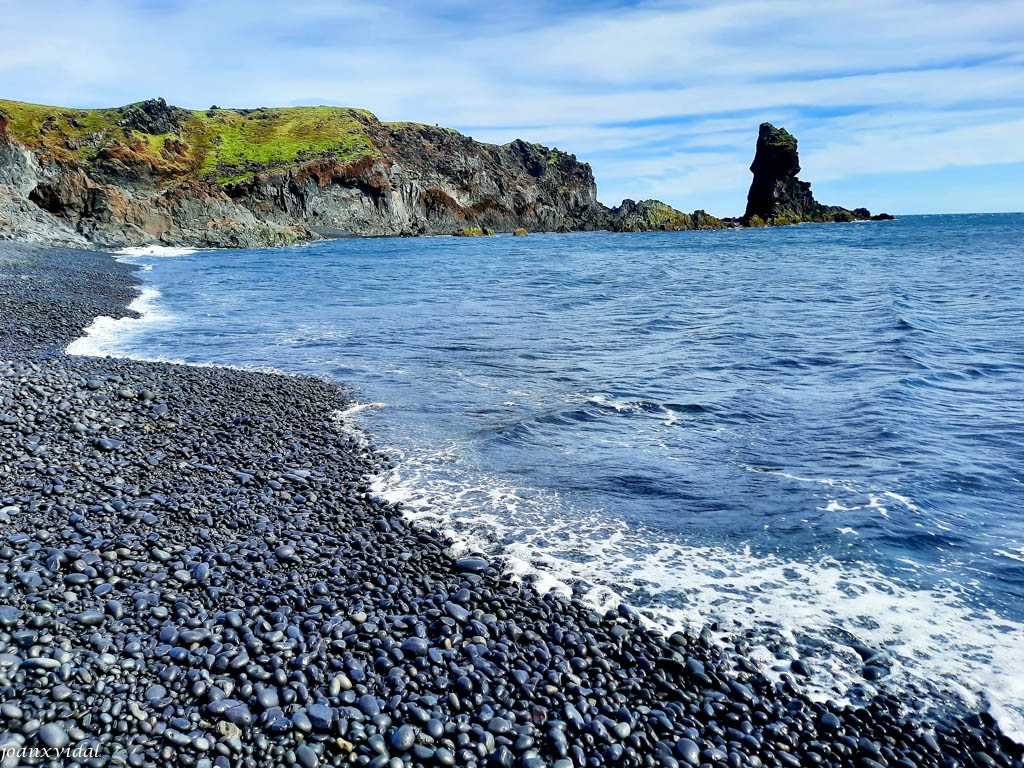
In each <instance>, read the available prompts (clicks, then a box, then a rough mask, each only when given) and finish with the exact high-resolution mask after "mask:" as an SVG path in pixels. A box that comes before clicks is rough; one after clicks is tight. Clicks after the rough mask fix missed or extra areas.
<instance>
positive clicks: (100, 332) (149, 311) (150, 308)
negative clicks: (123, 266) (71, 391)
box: [64, 286, 170, 357]
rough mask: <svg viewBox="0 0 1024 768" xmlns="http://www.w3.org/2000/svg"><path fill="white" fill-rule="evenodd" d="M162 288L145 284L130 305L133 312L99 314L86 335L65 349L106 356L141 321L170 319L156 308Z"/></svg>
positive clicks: (92, 355) (154, 321) (141, 322)
mask: <svg viewBox="0 0 1024 768" xmlns="http://www.w3.org/2000/svg"><path fill="white" fill-rule="evenodd" d="M159 297H160V291H158V290H157V289H156V288H151V287H148V286H147V287H144V288H142V289H141V291H140V292H139V295H138V296H137V297H136V298H135V299H134V300H133V301H132V302H131V303H130V304H129V305H128V310H129V311H130V312H132V313H134V314H133V315H126V316H125V317H119V318H113V317H107V316H106V315H100V316H99V317H97V318H95V319H94V320H93V321H92V323H91V324H90V325H89V326H88V327H86V328H85V330H84V331H83V335H82V336H81V337H80V338H78V339H75V341H73V342H71V343H70V344H68V346H67V347H66V348H65V350H64V351H65V352H66V353H67V354H69V355H83V356H85V357H104V356H106V355H110V354H116V352H117V344H116V342H117V341H120V340H123V339H124V337H125V336H126V335H127V334H129V333H131V332H132V331H133V330H138V329H139V326H140V324H147V323H158V322H162V321H165V320H167V319H169V317H170V316H169V315H166V314H164V313H163V312H162V311H161V310H160V309H159V308H158V307H157V299H158V298H159Z"/></svg>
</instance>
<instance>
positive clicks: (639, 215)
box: [608, 199, 726, 232]
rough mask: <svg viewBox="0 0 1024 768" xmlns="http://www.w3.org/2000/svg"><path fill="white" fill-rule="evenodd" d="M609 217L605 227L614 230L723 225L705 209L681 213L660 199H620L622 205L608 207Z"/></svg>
mask: <svg viewBox="0 0 1024 768" xmlns="http://www.w3.org/2000/svg"><path fill="white" fill-rule="evenodd" d="M610 217H611V222H610V225H609V227H608V228H609V229H611V230H612V231H614V232H653V231H670V232H680V231H690V230H695V229H724V228H725V226H726V225H725V224H724V223H723V222H722V220H721V219H717V218H715V217H714V216H712V215H710V214H709V213H707V211H702V210H697V211H694V212H693V213H683V212H682V211H677V210H676V209H675V208H673V207H672V206H670V205H668V204H666V203H663V202H661V201H660V200H641V201H640V202H635V201H633V200H629V199H626V200H623V201H622V205H620V206H618V207H616V208H612V209H611V211H610Z"/></svg>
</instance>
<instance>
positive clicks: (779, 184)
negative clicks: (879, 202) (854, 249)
mask: <svg viewBox="0 0 1024 768" xmlns="http://www.w3.org/2000/svg"><path fill="white" fill-rule="evenodd" d="M796 144H797V142H796V137H794V136H793V135H792V134H791V133H789V131H787V130H786V129H785V128H776V127H775V126H774V125H772V124H771V123H761V128H760V130H759V132H758V135H757V150H756V152H755V154H754V162H753V163H752V164H751V166H750V171H751V173H753V174H754V180H753V181H752V182H751V184H750V191H749V192H748V193H747V210H746V212H745V213H744V214H743V219H742V222H743V224H745V225H746V226H763V225H765V224H768V225H780V224H799V223H801V222H804V221H818V222H825V221H863V220H865V219H870V218H875V219H891V218H892V216H890V215H889V214H886V213H882V214H879V215H878V216H876V217H872V216H871V212H870V211H869V210H868V209H867V208H854V209H853V210H849V209H847V208H842V207H841V206H838V205H822V204H821V203H819V202H818V201H817V200H815V199H814V195H813V194H811V183H810V182H809V181H801V180H800V179H799V178H797V174H798V173H800V156H799V155H798V153H797V148H796Z"/></svg>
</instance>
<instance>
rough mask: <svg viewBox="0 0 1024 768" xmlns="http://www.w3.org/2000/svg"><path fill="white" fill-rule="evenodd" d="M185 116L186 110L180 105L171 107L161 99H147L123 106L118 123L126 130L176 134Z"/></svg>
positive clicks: (186, 114) (155, 133)
mask: <svg viewBox="0 0 1024 768" xmlns="http://www.w3.org/2000/svg"><path fill="white" fill-rule="evenodd" d="M186 117H188V112H187V111H185V110H184V109H181V108H180V107H172V106H170V105H169V104H168V103H167V102H166V101H164V100H163V99H148V100H146V101H140V102H139V103H138V104H130V105H128V106H127V107H124V117H122V118H121V119H120V120H119V121H118V125H121V126H123V127H124V128H125V129H126V130H128V131H133V130H134V131H139V132H141V133H150V134H153V135H157V136H159V135H161V134H164V133H173V134H178V133H179V132H180V130H181V124H182V121H183V120H184V119H185V118H186Z"/></svg>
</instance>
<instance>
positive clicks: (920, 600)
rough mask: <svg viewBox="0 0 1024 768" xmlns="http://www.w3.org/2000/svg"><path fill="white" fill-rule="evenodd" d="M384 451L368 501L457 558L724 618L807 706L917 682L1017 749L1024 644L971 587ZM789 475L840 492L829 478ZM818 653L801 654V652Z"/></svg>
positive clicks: (607, 598)
mask: <svg viewBox="0 0 1024 768" xmlns="http://www.w3.org/2000/svg"><path fill="white" fill-rule="evenodd" d="M601 404H602V405H605V404H607V403H606V402H602V403H601ZM387 450H388V452H389V454H390V455H392V457H393V458H396V459H397V466H396V469H394V470H391V471H389V472H385V473H384V474H382V475H380V476H379V477H377V478H376V479H375V481H374V483H373V490H374V492H375V493H378V494H380V495H382V496H384V497H385V498H388V499H389V500H391V501H401V502H402V503H403V505H404V509H405V512H406V514H407V515H408V516H409V517H410V518H412V519H415V520H419V521H421V522H424V523H427V524H429V525H432V526H436V527H438V528H440V529H441V530H442V531H443V532H445V533H446V534H447V535H449V536H452V537H453V538H454V539H455V541H456V542H457V543H456V550H457V551H463V550H465V551H478V552H484V553H489V554H490V555H491V556H500V557H501V558H502V560H503V562H504V564H505V565H506V567H508V568H509V569H510V571H511V572H512V574H513V575H514V576H516V577H518V578H521V579H525V580H528V581H529V582H530V583H531V584H533V585H534V586H535V587H536V588H537V589H540V590H542V591H548V590H552V591H556V592H559V593H561V594H566V595H568V594H575V595H577V596H580V597H582V598H583V599H585V600H587V601H589V602H590V603H591V604H593V605H594V606H595V607H597V608H602V609H603V608H607V607H613V606H615V605H618V604H619V603H620V602H627V603H630V604H632V605H633V606H634V607H635V608H637V609H639V611H640V613H641V615H642V616H644V617H646V620H647V621H648V622H650V623H652V624H654V625H656V626H659V627H661V628H663V629H665V630H667V631H674V630H677V629H683V628H687V627H689V628H699V627H703V626H705V625H706V624H708V623H710V622H711V621H712V620H717V621H719V623H720V627H721V637H722V638H723V639H725V638H727V637H729V636H733V637H735V636H736V635H738V634H741V633H742V632H744V631H745V630H748V629H751V630H754V631H755V634H756V635H757V636H760V637H765V638H773V640H774V641H776V642H777V643H781V647H775V649H774V651H769V650H768V648H767V647H759V648H755V649H753V650H752V652H751V654H750V655H749V656H748V658H749V659H750V660H752V661H755V663H757V664H758V665H759V666H761V668H762V670H763V671H764V672H765V674H769V675H771V674H778V669H780V668H786V667H787V666H788V661H787V660H788V659H791V658H797V657H803V658H805V659H807V660H808V662H809V664H810V666H811V669H812V676H811V678H810V679H809V681H808V691H809V693H810V695H812V696H813V697H814V698H817V699H819V700H824V699H828V698H831V699H836V700H839V701H843V700H854V699H859V698H861V697H862V696H863V695H864V694H863V693H860V692H866V694H867V695H870V694H871V693H872V692H874V691H875V690H877V686H878V685H879V684H885V685H889V686H894V687H895V689H896V690H897V691H898V690H901V689H903V688H904V687H907V686H911V685H913V686H915V687H916V688H917V689H925V690H932V691H936V696H937V700H938V699H944V698H959V699H960V700H962V701H963V702H964V704H965V705H966V706H969V707H985V706H987V707H988V709H989V711H990V712H991V714H992V715H993V717H995V718H996V719H997V720H998V721H999V723H1000V726H1001V727H1002V728H1003V730H1004V732H1005V733H1006V734H1007V735H1008V736H1010V737H1011V738H1014V739H1016V740H1018V741H1024V678H1020V677H1019V676H1018V675H1017V671H1018V670H1019V669H1021V668H1024V643H1020V642H1018V641H1019V638H1020V637H1024V624H1021V623H1018V622H1013V621H1008V620H1006V619H1004V618H1002V617H1000V616H998V615H997V614H996V613H995V612H993V611H990V610H986V609H982V608H979V607H978V606H977V604H976V603H975V602H974V601H973V600H972V597H971V594H970V590H969V588H968V587H969V586H970V585H969V584H968V585H964V584H959V583H955V582H952V581H950V582H947V583H943V584H941V585H938V586H935V587H931V588H923V587H919V586H914V585H912V584H910V583H909V582H905V581H902V580H900V579H898V578H896V577H893V576H891V575H888V574H885V573H883V572H881V571H880V570H879V569H878V568H877V567H875V566H873V565H871V564H868V563H860V562H842V561H839V560H837V559H835V558H833V557H823V558H820V559H816V560H815V559H808V560H807V561H804V562H798V561H792V560H789V559H787V558H785V557H782V556H778V555H775V554H771V553H764V552H757V551H755V550H754V549H753V548H752V547H751V546H750V545H749V544H740V545H737V546H735V547H729V548H726V547H721V546H704V545H699V544H684V543H676V542H666V541H659V540H658V538H659V534H658V533H657V532H655V531H648V530H645V529H643V528H642V527H638V526H637V525H636V524H635V523H626V522H625V521H620V520H614V519H611V518H610V517H609V516H608V515H606V514H604V513H600V512H598V511H594V510H582V509H575V508H573V506H572V505H571V504H569V503H566V501H565V500H564V499H560V498H558V496H557V494H552V493H546V492H541V491H537V490H530V489H522V488H514V487H510V486H509V485H508V483H507V482H505V481H503V480H502V479H501V478H498V477H493V476H488V475H486V474H483V473H480V472H479V471H478V470H476V469H475V468H474V467H472V466H470V465H468V464H467V462H466V458H465V457H466V455H467V451H466V450H465V446H461V445H459V444H458V443H457V442H452V443H451V444H449V445H446V446H443V447H441V448H434V449H433V450H430V451H418V450H411V451H402V450H401V449H400V448H388V449H387ZM778 474H784V473H778ZM786 476H787V477H790V478H792V479H794V480H798V481H802V482H810V483H816V484H820V485H824V486H826V487H829V488H834V489H838V488H848V484H847V483H845V482H844V481H841V480H836V479H831V478H817V479H816V478H804V477H799V476H796V475H786ZM850 490H851V491H853V490H854V489H852V488H850ZM854 492H855V493H856V491H854ZM860 495H861V496H865V495H866V496H868V498H869V499H870V503H869V504H866V505H864V507H863V508H870V509H874V510H875V511H876V512H878V513H879V514H890V513H891V512H890V510H888V509H886V507H885V506H884V505H883V504H882V503H881V499H882V498H885V499H892V500H893V501H895V502H897V503H898V504H899V506H900V508H902V509H905V510H907V511H908V512H914V511H917V508H916V505H914V504H913V502H912V501H910V500H909V499H907V498H906V497H902V496H900V495H899V494H897V493H895V492H887V493H886V492H879V494H878V496H877V497H875V496H871V495H869V494H860ZM836 504H837V505H838V502H836ZM830 506H831V505H830ZM838 508H842V507H841V505H838ZM837 530H838V531H839V533H840V534H843V535H844V536H850V537H851V539H850V541H851V543H852V542H853V541H855V537H856V536H857V535H858V534H857V531H856V530H855V529H853V528H850V527H840V528H838V529H837ZM1000 554H1005V555H1007V556H1011V557H1012V556H1013V555H1015V554H1016V553H1015V552H1009V551H1002V552H1000ZM1022 554H1024V552H1022ZM905 565H906V566H907V568H906V570H907V571H908V572H913V571H914V570H916V568H917V564H916V563H914V562H913V561H908V562H906V563H905ZM852 643H859V644H862V645H865V646H868V647H872V648H877V649H880V650H882V651H883V652H884V653H885V654H886V656H887V658H888V659H889V662H890V673H889V675H888V676H886V677H885V678H883V680H882V681H879V682H869V681H867V680H865V679H864V677H863V676H862V674H861V671H862V667H863V662H862V660H861V658H860V657H859V656H858V655H857V654H856V653H855V652H854V651H853V650H852V648H851V644H852ZM823 647H824V648H826V649H827V650H825V651H824V652H822V651H821V650H819V651H818V652H817V653H816V655H813V656H811V657H810V658H808V654H809V653H814V652H813V651H810V650H808V649H809V648H817V649H822V648H823ZM776 653H778V654H779V655H781V656H782V657H783V660H781V661H780V660H779V659H778V658H777V657H776ZM773 667H774V668H776V669H775V671H773ZM855 691H856V692H858V693H857V695H856V696H855V695H854V692H855Z"/></svg>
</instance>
